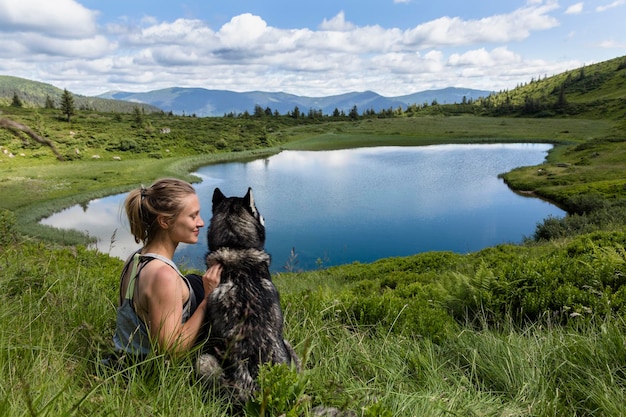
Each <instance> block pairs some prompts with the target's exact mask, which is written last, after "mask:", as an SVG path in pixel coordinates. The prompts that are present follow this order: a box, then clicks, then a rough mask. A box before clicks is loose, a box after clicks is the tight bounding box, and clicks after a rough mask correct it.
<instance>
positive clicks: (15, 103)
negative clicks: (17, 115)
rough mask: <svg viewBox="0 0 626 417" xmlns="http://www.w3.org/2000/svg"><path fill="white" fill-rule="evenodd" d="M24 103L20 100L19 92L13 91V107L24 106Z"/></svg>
mask: <svg viewBox="0 0 626 417" xmlns="http://www.w3.org/2000/svg"><path fill="white" fill-rule="evenodd" d="M23 105H24V103H22V100H20V97H19V96H18V95H17V93H13V101H11V107H22V106H23Z"/></svg>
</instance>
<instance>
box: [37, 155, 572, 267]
mask: <svg viewBox="0 0 626 417" xmlns="http://www.w3.org/2000/svg"><path fill="white" fill-rule="evenodd" d="M550 148H551V145H548V144H489V145H482V144H481V145H436V146H424V147H376V148H360V149H349V150H338V151H315V152H313V151H283V152H281V153H279V154H277V155H274V156H271V157H269V158H265V159H261V160H256V161H251V162H232V163H227V164H219V165H210V166H206V167H203V168H201V169H199V170H198V172H196V173H195V174H196V175H198V176H199V177H200V178H201V179H202V182H201V183H199V184H196V185H195V188H196V190H197V192H198V195H199V196H200V201H201V205H202V212H201V215H202V217H203V219H204V220H205V223H206V224H207V225H208V223H209V220H210V218H211V197H212V195H213V190H214V188H215V187H220V189H221V190H222V191H223V192H224V194H226V195H227V196H230V195H238V196H243V195H244V194H245V192H246V190H247V188H248V187H252V189H253V193H254V197H255V201H256V203H257V207H258V209H259V211H260V212H261V214H262V215H263V216H264V217H265V225H266V228H267V241H266V249H267V251H268V252H269V253H270V254H271V255H272V271H273V272H279V271H284V270H287V269H296V270H310V269H314V268H318V267H324V266H331V265H339V264H345V263H351V262H355V261H358V262H362V263H364V262H371V261H374V260H376V259H380V258H387V257H392V256H406V255H411V254H415V253H420V252H425V251H441V250H448V251H454V252H458V253H467V252H473V251H476V250H480V249H482V248H485V247H489V246H494V245H497V244H500V243H519V242H521V241H522V240H523V239H524V237H528V236H532V234H533V233H534V231H535V227H536V225H537V224H538V223H540V222H541V221H542V220H543V219H545V218H547V217H549V216H553V217H562V216H564V215H565V212H564V211H563V210H561V209H560V208H558V207H556V206H554V205H552V204H550V203H548V202H545V201H543V200H541V199H537V198H530V197H524V196H521V195H518V194H516V193H514V192H512V191H511V190H510V189H509V188H508V187H507V186H506V184H504V182H503V181H502V180H501V179H499V178H498V174H500V173H503V172H507V171H510V170H511V169H513V168H515V167H519V166H528V165H536V164H539V163H541V162H543V161H544V159H545V157H546V154H547V152H548V151H549V150H550ZM147 185H148V184H146V186H147ZM124 198H125V194H122V195H115V196H110V197H107V198H102V199H98V200H93V201H91V202H89V204H88V205H87V206H85V205H83V206H80V205H77V206H75V207H71V208H68V209H66V210H63V211H62V212H60V213H56V214H54V215H53V216H51V217H49V218H47V219H44V220H42V223H44V224H48V225H52V226H55V227H59V228H69V229H76V230H80V231H86V232H87V233H88V234H89V235H90V236H93V237H96V238H98V239H99V241H98V243H97V245H96V247H97V248H98V250H100V251H101V252H104V253H109V254H111V255H112V256H118V257H122V258H123V257H125V256H126V255H127V254H128V253H130V251H132V250H133V249H134V248H136V247H138V246H137V245H136V244H135V243H134V241H133V239H132V237H131V236H130V233H129V232H128V226H127V222H126V220H125V219H124V215H123V209H122V207H121V205H122V204H123V200H124ZM292 249H293V250H294V253H295V254H296V255H297V256H296V257H295V259H294V258H291V257H290V256H291V251H292ZM206 251H207V246H206V238H205V237H203V238H201V239H200V242H199V243H198V244H197V245H181V246H179V248H178V250H177V253H176V256H175V261H177V262H179V263H182V264H184V265H187V266H190V267H197V268H202V260H203V258H204V255H205V254H206Z"/></svg>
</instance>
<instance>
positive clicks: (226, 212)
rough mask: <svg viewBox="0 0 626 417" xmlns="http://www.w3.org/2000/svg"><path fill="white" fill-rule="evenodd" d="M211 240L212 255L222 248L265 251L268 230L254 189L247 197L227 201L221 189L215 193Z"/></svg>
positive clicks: (227, 198)
mask: <svg viewBox="0 0 626 417" xmlns="http://www.w3.org/2000/svg"><path fill="white" fill-rule="evenodd" d="M207 240H208V244H209V251H211V252H212V251H215V250H217V249H220V248H233V249H259V250H262V249H263V246H264V245H265V226H264V221H263V217H262V216H261V214H260V213H259V210H257V208H256V205H255V204H254V197H253V196H252V188H248V192H247V193H246V195H245V196H244V197H226V196H225V195H224V194H223V193H222V191H221V190H220V189H219V188H216V189H215V191H213V217H212V218H211V224H210V225H209V230H208V235H207Z"/></svg>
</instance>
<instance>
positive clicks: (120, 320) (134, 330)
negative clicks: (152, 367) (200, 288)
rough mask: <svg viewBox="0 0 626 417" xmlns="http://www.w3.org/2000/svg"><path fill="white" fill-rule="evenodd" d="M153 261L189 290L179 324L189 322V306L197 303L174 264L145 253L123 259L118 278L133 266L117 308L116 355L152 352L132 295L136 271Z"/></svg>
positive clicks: (136, 277) (185, 279)
mask: <svg viewBox="0 0 626 417" xmlns="http://www.w3.org/2000/svg"><path fill="white" fill-rule="evenodd" d="M152 259H158V260H160V261H162V262H165V263H166V264H168V265H169V266H171V267H172V268H173V269H174V270H175V271H176V272H177V273H178V275H179V276H180V277H181V278H182V279H183V281H184V282H185V285H187V288H189V299H188V300H187V302H186V303H185V304H184V305H183V317H182V323H185V322H187V320H189V317H190V316H191V306H192V305H195V304H196V296H195V294H194V292H193V288H192V286H191V285H190V284H189V280H188V279H187V278H186V277H185V276H184V275H183V274H181V273H180V271H179V270H178V267H177V266H176V264H174V262H172V261H171V260H170V259H167V258H165V257H163V256H161V255H158V254H156V253H145V254H143V255H142V254H141V253H140V251H137V252H135V253H134V254H133V255H131V256H130V258H129V259H127V260H126V263H125V264H124V269H123V271H122V276H121V278H120V279H123V278H124V275H125V273H126V272H127V271H128V268H129V267H130V266H131V265H132V269H131V273H130V279H129V280H128V287H127V288H126V297H125V298H124V299H123V300H121V301H122V302H121V305H120V306H119V307H118V308H117V318H116V326H115V335H114V336H113V343H114V344H115V349H116V350H117V351H119V352H126V353H130V354H133V355H137V356H147V355H148V354H149V353H150V352H151V351H152V345H151V342H150V335H149V333H148V328H147V327H146V324H145V323H144V322H143V321H142V320H141V319H140V318H139V316H138V315H137V313H136V312H135V308H134V307H133V292H134V290H135V284H136V282H137V279H138V278H139V272H141V269H142V268H143V267H144V266H145V265H146V264H147V263H148V262H150V261H151V260H152Z"/></svg>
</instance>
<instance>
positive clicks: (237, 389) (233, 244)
mask: <svg viewBox="0 0 626 417" xmlns="http://www.w3.org/2000/svg"><path fill="white" fill-rule="evenodd" d="M207 238H208V244H209V253H208V255H207V257H206V263H207V266H208V267H210V266H211V265H213V264H214V263H218V262H219V263H220V264H222V266H223V270H222V275H221V281H220V284H219V286H218V287H217V288H216V289H215V290H214V291H213V292H212V293H211V294H209V296H208V297H207V301H208V304H207V310H206V317H205V326H206V327H205V329H206V332H207V338H206V341H205V343H204V346H203V350H202V354H201V355H200V357H199V359H198V362H197V371H198V373H199V374H200V375H201V377H202V379H203V380H204V381H206V382H209V383H211V384H217V385H218V387H219V388H224V389H226V390H227V392H228V393H230V394H232V395H233V397H234V398H233V399H234V400H236V401H237V402H239V404H242V403H245V402H246V401H247V400H248V399H250V398H251V396H252V395H253V394H254V393H255V391H256V390H257V389H258V386H257V382H256V378H257V376H258V372H259V366H260V365H261V364H264V363H268V362H271V363H286V364H294V365H296V366H297V367H299V361H298V357H297V356H296V354H295V352H294V351H293V349H292V348H291V345H290V344H289V343H288V342H287V341H286V340H284V339H283V313H282V310H281V307H280V299H279V294H278V291H277V290H276V287H275V286H274V284H273V282H272V279H271V275H270V272H269V265H270V256H269V255H268V254H267V253H266V252H265V250H264V245H265V227H264V225H263V218H262V217H261V215H260V214H259V212H258V210H257V208H256V206H255V204H254V198H253V196H252V189H250V188H249V189H248V192H247V194H246V195H245V196H244V197H225V196H224V194H223V193H222V192H221V191H220V189H219V188H216V189H215V191H214V193H213V217H212V218H211V224H210V226H209V230H208V236H207Z"/></svg>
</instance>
